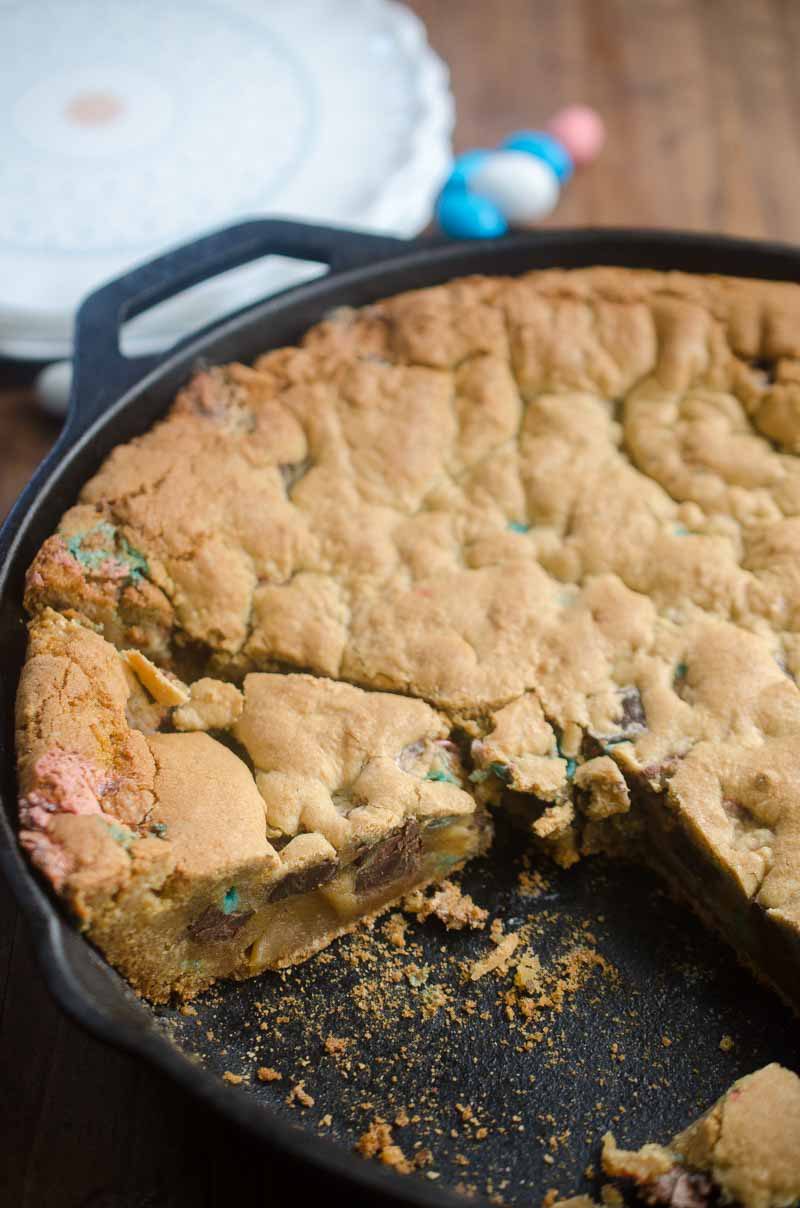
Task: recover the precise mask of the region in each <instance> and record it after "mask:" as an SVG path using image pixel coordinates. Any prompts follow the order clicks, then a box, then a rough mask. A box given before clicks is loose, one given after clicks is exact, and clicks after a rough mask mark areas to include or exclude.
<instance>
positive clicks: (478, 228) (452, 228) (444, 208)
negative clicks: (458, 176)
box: [436, 182, 508, 239]
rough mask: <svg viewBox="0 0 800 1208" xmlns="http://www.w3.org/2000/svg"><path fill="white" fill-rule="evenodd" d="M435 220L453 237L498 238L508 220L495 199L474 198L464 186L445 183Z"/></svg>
mask: <svg viewBox="0 0 800 1208" xmlns="http://www.w3.org/2000/svg"><path fill="white" fill-rule="evenodd" d="M436 221H437V222H438V224H439V226H440V227H441V228H442V230H443V231H444V233H445V235H449V236H450V238H451V239H496V238H497V237H498V235H505V233H506V231H507V230H508V223H507V222H506V220H505V218H504V217H503V215H502V214H501V213H500V211H499V210H498V208H497V206H496V205H495V204H494V202H492V201H489V200H488V198H486V197H475V196H473V195H472V194H471V193H468V192H467V190H466V189H465V188H464V186H463V185H459V184H453V183H452V182H451V183H449V184H447V185H445V187H444V189H443V190H442V192H441V193H440V194H439V200H438V201H437V202H436Z"/></svg>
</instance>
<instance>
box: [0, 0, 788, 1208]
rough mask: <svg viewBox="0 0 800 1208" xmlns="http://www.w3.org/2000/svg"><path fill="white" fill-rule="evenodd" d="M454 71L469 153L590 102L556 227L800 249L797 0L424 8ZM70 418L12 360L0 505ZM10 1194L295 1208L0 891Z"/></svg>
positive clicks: (430, 2) (3, 1109)
mask: <svg viewBox="0 0 800 1208" xmlns="http://www.w3.org/2000/svg"><path fill="white" fill-rule="evenodd" d="M411 7H412V8H413V9H415V11H416V12H417V13H418V14H419V15H420V16H421V17H422V18H423V19H424V20H425V21H426V23H427V25H428V30H429V36H430V39H431V41H432V43H433V45H434V46H435V47H436V49H437V50H438V51H439V52H440V53H441V54H442V55H443V56H444V58H445V59H447V61H448V62H449V64H450V66H451V70H452V80H453V88H454V91H455V95H456V101H457V107H458V125H457V130H456V147H457V149H459V150H462V149H465V148H468V147H472V146H480V145H485V146H491V145H492V144H494V143H496V142H497V141H498V140H499V139H500V138H502V137H503V135H504V134H506V133H508V132H509V131H510V130H512V129H515V128H517V127H520V126H536V125H539V124H541V123H542V122H543V121H544V120H545V119H546V118H547V116H548V115H549V114H551V113H552V112H553V111H554V110H555V109H557V108H558V107H559V106H560V105H562V104H566V103H568V102H572V101H577V100H581V101H586V102H588V103H590V104H593V105H596V106H597V107H598V108H599V109H600V111H601V112H602V113H603V115H604V117H605V119H606V121H607V124H608V129H609V139H608V145H607V148H606V150H605V152H604V154H603V156H602V157H601V159H600V160H599V161H598V162H597V163H596V164H594V165H592V166H591V167H590V168H588V169H585V170H583V171H582V172H580V173H579V174H578V175H577V177H576V179H575V180H574V181H573V183H572V184H571V185H570V186H569V187H568V189H567V190H566V191H565V194H564V197H563V199H562V202H561V204H560V206H559V208H558V211H557V213H556V214H555V215H554V216H553V218H552V219H551V220H550V222H551V225H560V226H569V225H587V224H588V225H594V224H619V225H625V226H636V225H641V226H671V227H684V228H687V229H693V230H718V231H725V232H729V233H735V234H742V235H752V236H758V237H767V238H773V239H782V240H788V241H794V242H800V194H798V190H797V187H796V182H797V181H798V180H800V137H798V130H799V129H800V70H798V64H800V3H797V2H796V0H535V2H534V0H495V2H491V0H412V4H411ZM56 431H57V428H56V425H55V424H54V423H53V422H52V421H49V420H47V419H45V418H44V417H42V416H41V415H40V414H39V413H38V412H37V411H36V410H35V408H34V406H33V403H32V400H31V393H30V389H29V387H27V386H26V385H25V384H24V381H21V379H20V375H19V371H18V370H14V371H12V370H11V369H10V368H9V367H6V368H4V369H0V513H2V512H4V511H5V510H6V509H7V507H8V506H9V505H10V503H11V502H12V500H13V498H14V497H15V495H16V494H17V492H18V491H19V489H20V487H21V486H22V485H23V483H24V482H25V480H26V479H27V477H28V476H29V474H30V472H31V470H32V468H33V466H34V465H35V464H36V462H37V461H38V459H39V458H40V457H41V456H42V455H43V454H44V452H45V451H46V450H47V448H48V447H49V446H50V444H51V443H52V441H53V440H54V439H55V435H56ZM0 1012H2V1014H1V1016H0V1019H1V1026H0V1071H2V1073H1V1074H0V1077H2V1088H3V1094H2V1096H0V1202H1V1203H3V1204H9V1205H12V1204H13V1205H15V1206H19V1208H41V1206H42V1205H48V1208H62V1206H65V1208H78V1206H79V1205H82V1206H89V1205H91V1206H92V1208H161V1206H162V1205H179V1206H182V1205H184V1204H186V1205H188V1204H192V1205H193V1206H202V1205H213V1204H218V1203H221V1202H222V1201H223V1199H225V1200H226V1201H228V1200H230V1197H231V1195H232V1194H235V1193H236V1192H237V1191H244V1192H245V1193H248V1194H250V1195H252V1194H253V1193H255V1195H256V1197H258V1199H257V1202H259V1203H261V1202H263V1203H265V1204H269V1203H270V1202H276V1201H277V1202H280V1201H282V1200H283V1199H284V1196H283V1195H280V1194H279V1193H278V1192H277V1190H276V1184H275V1180H274V1177H273V1175H272V1174H271V1171H270V1168H269V1165H268V1164H266V1163H265V1162H264V1159H263V1157H262V1156H261V1155H259V1154H258V1153H257V1152H255V1151H254V1150H253V1148H252V1147H251V1146H249V1145H248V1144H247V1143H246V1142H244V1141H243V1140H242V1139H241V1138H239V1137H236V1136H234V1135H233V1134H232V1132H231V1131H230V1130H228V1129H226V1128H225V1127H223V1126H222V1125H220V1123H219V1122H218V1121H216V1120H213V1119H211V1118H210V1117H209V1116H208V1115H207V1113H205V1112H203V1111H201V1110H200V1109H198V1108H197V1107H196V1106H195V1105H193V1104H192V1103H190V1102H189V1101H188V1100H187V1099H186V1097H185V1096H184V1095H183V1094H182V1093H181V1092H180V1091H178V1090H177V1089H176V1088H174V1087H172V1086H171V1085H168V1084H167V1083H165V1081H164V1080H163V1079H161V1078H160V1077H158V1076H157V1075H156V1074H154V1073H152V1072H151V1071H149V1070H147V1069H145V1068H143V1067H141V1066H140V1065H138V1064H136V1063H134V1062H133V1061H131V1060H130V1059H128V1058H127V1057H125V1056H123V1055H120V1054H117V1053H113V1052H109V1051H108V1050H107V1049H105V1048H103V1047H101V1046H100V1045H99V1044H97V1043H96V1042H95V1041H93V1040H91V1039H89V1038H88V1037H87V1036H85V1035H84V1034H83V1033H82V1032H81V1031H80V1030H79V1029H78V1028H76V1027H75V1026H74V1025H73V1024H72V1023H71V1022H69V1021H68V1020H66V1019H64V1018H63V1017H62V1016H61V1015H60V1014H59V1013H58V1012H57V1011H56V1010H55V1008H54V1007H53V1005H52V1004H51V1002H50V1000H49V998H48V996H47V993H46V991H45V990H44V988H43V986H42V983H41V980H40V978H39V975H38V973H37V971H36V969H35V968H34V966H33V963H32V958H31V954H30V951H29V948H28V944H27V938H26V935H25V930H24V927H23V926H22V924H21V923H20V922H19V920H18V918H17V915H16V911H15V908H14V905H13V903H12V901H11V899H10V897H9V895H8V894H7V892H6V891H5V889H4V888H3V887H1V886H0Z"/></svg>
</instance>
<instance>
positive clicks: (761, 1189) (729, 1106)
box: [603, 1064, 800, 1208]
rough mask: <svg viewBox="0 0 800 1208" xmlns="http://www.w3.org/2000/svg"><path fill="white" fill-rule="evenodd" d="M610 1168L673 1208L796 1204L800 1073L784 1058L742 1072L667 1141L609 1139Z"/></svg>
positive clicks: (650, 1199)
mask: <svg viewBox="0 0 800 1208" xmlns="http://www.w3.org/2000/svg"><path fill="white" fill-rule="evenodd" d="M603 1169H604V1171H605V1172H606V1174H608V1175H612V1176H614V1177H615V1178H622V1179H629V1180H632V1181H633V1183H634V1184H635V1186H636V1190H637V1193H638V1194H639V1195H640V1196H641V1198H643V1199H644V1200H645V1201H646V1202H647V1203H648V1204H660V1205H666V1206H667V1208H706V1206H707V1205H709V1204H714V1203H718V1202H719V1203H722V1204H738V1205H740V1208H789V1205H791V1204H794V1203H795V1202H796V1201H797V1200H798V1198H800V1079H799V1078H798V1077H797V1075H796V1074H793V1073H791V1071H789V1070H787V1069H784V1068H783V1067H782V1066H780V1065H775V1064H773V1065H767V1066H765V1067H764V1068H763V1069H761V1070H757V1071H756V1072H755V1073H754V1074H748V1075H747V1076H746V1077H744V1078H740V1079H739V1080H738V1082H735V1083H734V1084H733V1086H732V1087H731V1088H730V1090H728V1091H727V1092H726V1093H725V1094H724V1095H723V1096H722V1098H721V1099H718V1100H717V1102H716V1103H715V1104H714V1106H713V1107H712V1108H711V1109H710V1110H709V1111H708V1112H706V1114H705V1115H704V1116H701V1117H700V1119H699V1120H696V1121H695V1123H694V1124H691V1125H690V1126H689V1127H688V1128H686V1129H685V1130H684V1131H683V1132H681V1133H678V1135H677V1136H676V1137H673V1139H672V1140H671V1141H670V1143H669V1144H668V1145H666V1146H664V1145H655V1144H648V1145H644V1146H643V1147H642V1148H641V1149H639V1150H636V1151H629V1150H623V1149H618V1148H617V1145H616V1142H615V1141H614V1138H613V1136H611V1134H610V1133H609V1134H607V1135H606V1137H605V1139H604V1142H603Z"/></svg>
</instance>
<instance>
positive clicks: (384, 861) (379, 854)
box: [356, 818, 422, 893]
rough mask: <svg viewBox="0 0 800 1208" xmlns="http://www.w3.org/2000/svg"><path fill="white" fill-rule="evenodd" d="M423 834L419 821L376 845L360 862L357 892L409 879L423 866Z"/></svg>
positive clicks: (405, 825) (403, 827)
mask: <svg viewBox="0 0 800 1208" xmlns="http://www.w3.org/2000/svg"><path fill="white" fill-rule="evenodd" d="M421 858H422V835H421V834H420V829H419V824H418V823H417V821H416V819H415V818H409V819H408V821H407V822H405V823H404V824H403V826H401V827H400V829H399V830H396V831H393V832H392V834H391V835H389V836H388V837H387V838H386V839H383V840H381V842H380V843H376V844H375V846H374V847H371V848H370V849H369V851H367V852H365V853H364V855H363V856H361V857H360V858H359V860H358V862H357V863H358V872H357V873H356V893H365V892H367V891H368V890H371V889H378V888H379V887H380V886H381V885H389V884H390V883H391V882H392V881H397V880H399V879H400V878H401V877H406V876H408V875H409V874H410V873H412V872H414V871H415V869H417V868H418V867H419V863H420V860H421Z"/></svg>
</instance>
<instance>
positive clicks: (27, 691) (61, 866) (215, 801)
mask: <svg viewBox="0 0 800 1208" xmlns="http://www.w3.org/2000/svg"><path fill="white" fill-rule="evenodd" d="M151 672H153V674H151ZM161 680H162V677H161V676H160V675H157V674H155V672H154V670H153V668H152V667H148V666H147V664H146V660H143V656H139V657H138V658H137V659H135V660H128V659H126V658H125V656H123V655H120V654H119V653H118V651H117V650H116V649H115V648H114V647H113V646H111V645H110V644H109V643H108V642H107V641H106V640H105V639H104V638H103V637H101V636H100V635H99V634H98V633H96V632H94V631H93V630H92V629H89V628H88V627H86V626H85V625H82V624H79V623H78V622H76V621H74V620H71V619H69V618H65V617H63V616H61V615H59V614H58V613H55V612H53V611H51V610H49V609H46V610H44V611H43V612H41V613H40V614H39V615H38V616H37V618H36V619H35V620H34V621H33V622H32V623H31V626H30V642H29V650H28V660H27V663H26V666H25V669H24V672H23V676H22V679H21V682H20V688H19V694H18V701H17V746H18V752H19V772H20V822H21V832H20V837H21V841H22V843H23V845H24V846H25V848H26V849H27V850H28V852H29V853H30V855H31V857H32V859H33V861H34V863H35V864H36V865H37V867H38V868H39V870H40V872H42V874H43V875H44V876H45V877H46V878H47V879H48V880H49V881H50V883H51V885H52V886H53V888H54V889H55V890H56V892H57V893H59V894H60V896H61V897H62V898H63V899H64V900H65V901H66V902H67V903H68V904H69V906H70V908H71V909H72V911H73V912H74V914H75V915H76V916H77V918H78V919H79V921H80V922H81V924H82V926H83V928H84V930H85V931H86V933H87V934H88V936H89V938H90V939H92V940H93V942H94V943H96V944H97V946H98V947H99V948H100V949H101V950H102V951H103V952H104V954H105V955H106V956H107V958H108V959H109V960H110V961H111V963H112V964H114V965H115V966H116V967H117V968H119V969H120V970H121V971H122V972H123V973H124V974H125V976H126V977H127V978H128V979H129V981H130V982H131V984H132V985H133V986H134V987H135V988H136V989H137V990H138V991H140V992H141V993H143V994H145V995H146V996H147V997H149V998H152V999H153V1000H154V1001H163V1000H165V999H167V998H168V997H169V996H170V994H171V993H173V992H176V993H178V994H180V995H183V996H190V995H192V994H194V993H196V992H197V991H198V990H201V989H203V988H204V987H206V986H208V985H209V984H211V983H212V982H213V981H214V980H215V979H216V978H217V977H221V976H240V977H242V976H249V975H251V974H252V973H255V972H258V971H259V970H261V969H263V968H266V967H275V966H280V965H285V964H291V963H293V962H295V961H297V960H299V959H302V958H303V957H305V956H307V955H310V953H312V952H314V951H316V950H318V949H319V948H321V947H323V946H324V945H325V944H327V943H328V942H329V941H330V940H331V939H332V938H333V937H334V936H335V935H339V934H341V933H342V932H344V931H346V930H348V929H350V928H352V927H353V926H354V925H355V924H356V923H357V922H358V921H359V920H360V919H362V918H364V917H365V916H367V915H371V914H374V913H375V912H376V911H377V910H380V909H381V908H382V907H383V906H385V905H388V904H389V903H390V902H392V901H394V900H395V899H396V898H398V897H399V896H400V895H401V894H402V893H404V892H405V891H406V890H408V889H409V888H411V887H413V886H416V885H422V884H425V883H426V882H428V881H430V880H433V879H436V878H439V877H443V876H446V875H447V873H448V872H450V871H451V869H452V868H453V867H454V866H455V865H457V864H460V863H461V862H462V861H464V860H466V859H468V858H469V857H470V856H472V855H474V854H475V852H476V851H478V850H480V849H482V848H483V847H484V846H485V845H486V844H487V843H488V836H489V832H488V828H487V826H486V824H485V821H484V819H483V817H482V815H480V814H479V813H478V812H476V808H475V803H474V801H473V799H472V797H471V796H470V795H469V794H468V793H467V792H465V791H464V789H463V788H462V785H463V783H464V781H465V777H464V773H463V770H462V768H461V763H460V759H459V755H458V751H457V749H456V748H455V746H454V745H453V744H452V743H450V741H449V739H448V738H447V725H446V722H445V721H444V719H443V718H442V717H441V716H440V715H439V714H437V713H436V712H435V711H434V710H433V709H431V708H429V707H428V706H427V705H424V704H423V703H422V702H419V701H412V700H408V699H406V698H403V697H395V696H389V695H388V694H371V693H366V692H362V691H360V690H359V689H356V688H351V687H349V686H347V685H341V684H333V683H331V682H329V681H324V680H314V679H311V678H310V677H306V676H281V675H255V676H251V677H249V678H248V680H247V681H246V683H245V688H244V693H243V694H242V693H241V692H240V691H239V690H238V689H237V688H235V686H233V685H230V684H215V683H214V681H209V680H203V681H199V682H198V683H196V684H194V685H192V686H191V687H190V688H189V689H188V691H187V690H186V689H185V688H183V686H180V685H177V683H176V682H175V683H173V682H169V683H167V684H166V687H168V688H169V689H170V691H169V692H166V693H165V691H164V688H165V684H164V683H162V682H161ZM187 696H188V699H186V698H187ZM157 697H160V698H161V700H162V701H163V700H164V699H167V700H179V701H180V702H181V703H179V704H178V705H177V706H172V707H170V706H167V705H164V704H162V703H161V702H160V701H159V700H158V699H156V698H157ZM178 727H181V728H178ZM210 729H213V731H214V733H213V734H211V733H209V732H208V731H209V730H210ZM226 730H227V731H230V733H226ZM232 748H233V749H232ZM248 755H249V758H250V759H251V760H252V766H253V769H254V770H251V766H250V765H249V762H248V758H247V757H248Z"/></svg>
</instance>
